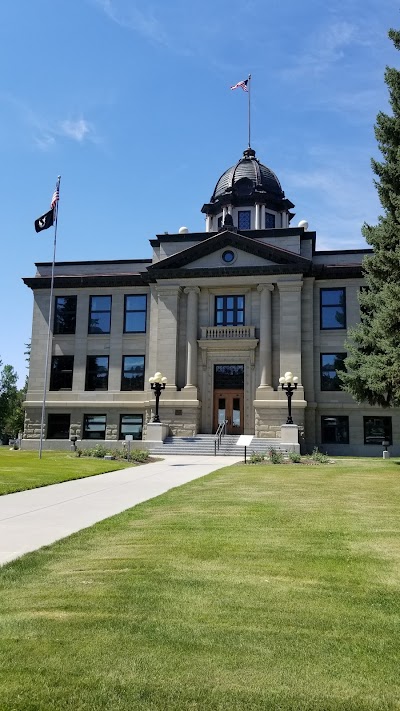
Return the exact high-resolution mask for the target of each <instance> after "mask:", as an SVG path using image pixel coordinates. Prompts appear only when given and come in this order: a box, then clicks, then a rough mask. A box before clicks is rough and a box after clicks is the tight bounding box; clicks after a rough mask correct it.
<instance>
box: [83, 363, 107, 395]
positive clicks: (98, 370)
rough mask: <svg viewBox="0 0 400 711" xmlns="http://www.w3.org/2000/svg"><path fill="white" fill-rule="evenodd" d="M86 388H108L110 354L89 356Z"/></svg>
mask: <svg viewBox="0 0 400 711" xmlns="http://www.w3.org/2000/svg"><path fill="white" fill-rule="evenodd" d="M85 390H108V356H88V357H87V360H86V382H85Z"/></svg>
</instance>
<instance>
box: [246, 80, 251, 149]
mask: <svg viewBox="0 0 400 711" xmlns="http://www.w3.org/2000/svg"><path fill="white" fill-rule="evenodd" d="M247 86H248V87H249V148H251V143H250V91H251V90H250V87H251V74H249V78H248V81H247Z"/></svg>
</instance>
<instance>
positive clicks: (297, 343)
mask: <svg viewBox="0 0 400 711" xmlns="http://www.w3.org/2000/svg"><path fill="white" fill-rule="evenodd" d="M302 286H303V282H301V281H292V282H290V281H288V282H279V281H278V288H279V295H280V371H279V375H284V374H285V373H286V371H288V370H290V371H291V372H292V373H293V375H297V377H298V378H299V383H301V288H302Z"/></svg>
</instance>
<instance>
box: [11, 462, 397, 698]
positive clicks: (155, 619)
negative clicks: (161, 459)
mask: <svg viewBox="0 0 400 711" xmlns="http://www.w3.org/2000/svg"><path fill="white" fill-rule="evenodd" d="M399 529H400V466H399V465H398V464H397V463H396V462H395V461H388V462H386V461H381V460H349V461H340V462H338V463H337V464H335V465H321V466H314V467H312V466H301V465H291V466H290V465H280V466H274V465H260V466H247V467H245V466H244V465H237V466H234V467H230V468H226V469H222V470H220V471H219V472H216V473H214V474H212V475H210V476H208V477H205V478H203V479H199V480H197V481H194V482H192V483H190V484H187V485H185V486H183V487H181V488H177V489H174V490H172V491H170V492H168V493H167V494H165V495H163V496H160V497H158V498H157V499H154V500H153V501H149V502H146V503H144V504H141V505H139V506H137V507H136V508H134V509H131V510H129V511H126V512H125V513H123V514H121V515H118V516H116V517H114V518H112V519H108V520H107V521H104V522H102V523H100V524H97V525H96V526H94V527H93V528H91V529H87V530H85V531H82V532H81V533H78V534H75V535H74V536H71V537H70V538H69V539H66V540H64V541H61V542H59V543H57V544H55V545H53V546H50V547H48V548H46V549H43V550H42V551H40V552H38V553H33V554H29V555H27V556H25V557H24V558H23V559H21V560H20V561H16V562H15V563H11V564H9V565H7V566H5V567H4V568H3V569H2V571H1V572H0V609H1V616H0V689H1V693H0V709H1V711H3V710H4V711H100V710H101V711H105V710H107V711H176V710H178V709H179V711H200V710H201V711H239V710H240V711H266V710H271V711H272V710H273V711H289V710H290V711H311V710H313V711H317V710H318V711H334V710H335V711H389V710H390V711H393V710H395V709H400V673H399V669H400V667H399V664H400V639H399V637H400V635H399V632H400V624H399V623H400V615H399V612H400V596H399V592H400V567H399V561H400V537H399Z"/></svg>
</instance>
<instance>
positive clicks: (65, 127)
mask: <svg viewBox="0 0 400 711" xmlns="http://www.w3.org/2000/svg"><path fill="white" fill-rule="evenodd" d="M60 132H61V134H62V135H64V136H67V137H68V138H72V140H74V141H78V143H82V142H83V141H84V140H85V139H86V138H89V137H90V136H93V134H94V131H93V129H92V127H91V125H90V124H89V123H88V121H85V119H83V118H80V119H78V120H76V121H71V120H67V121H61V124H60Z"/></svg>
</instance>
